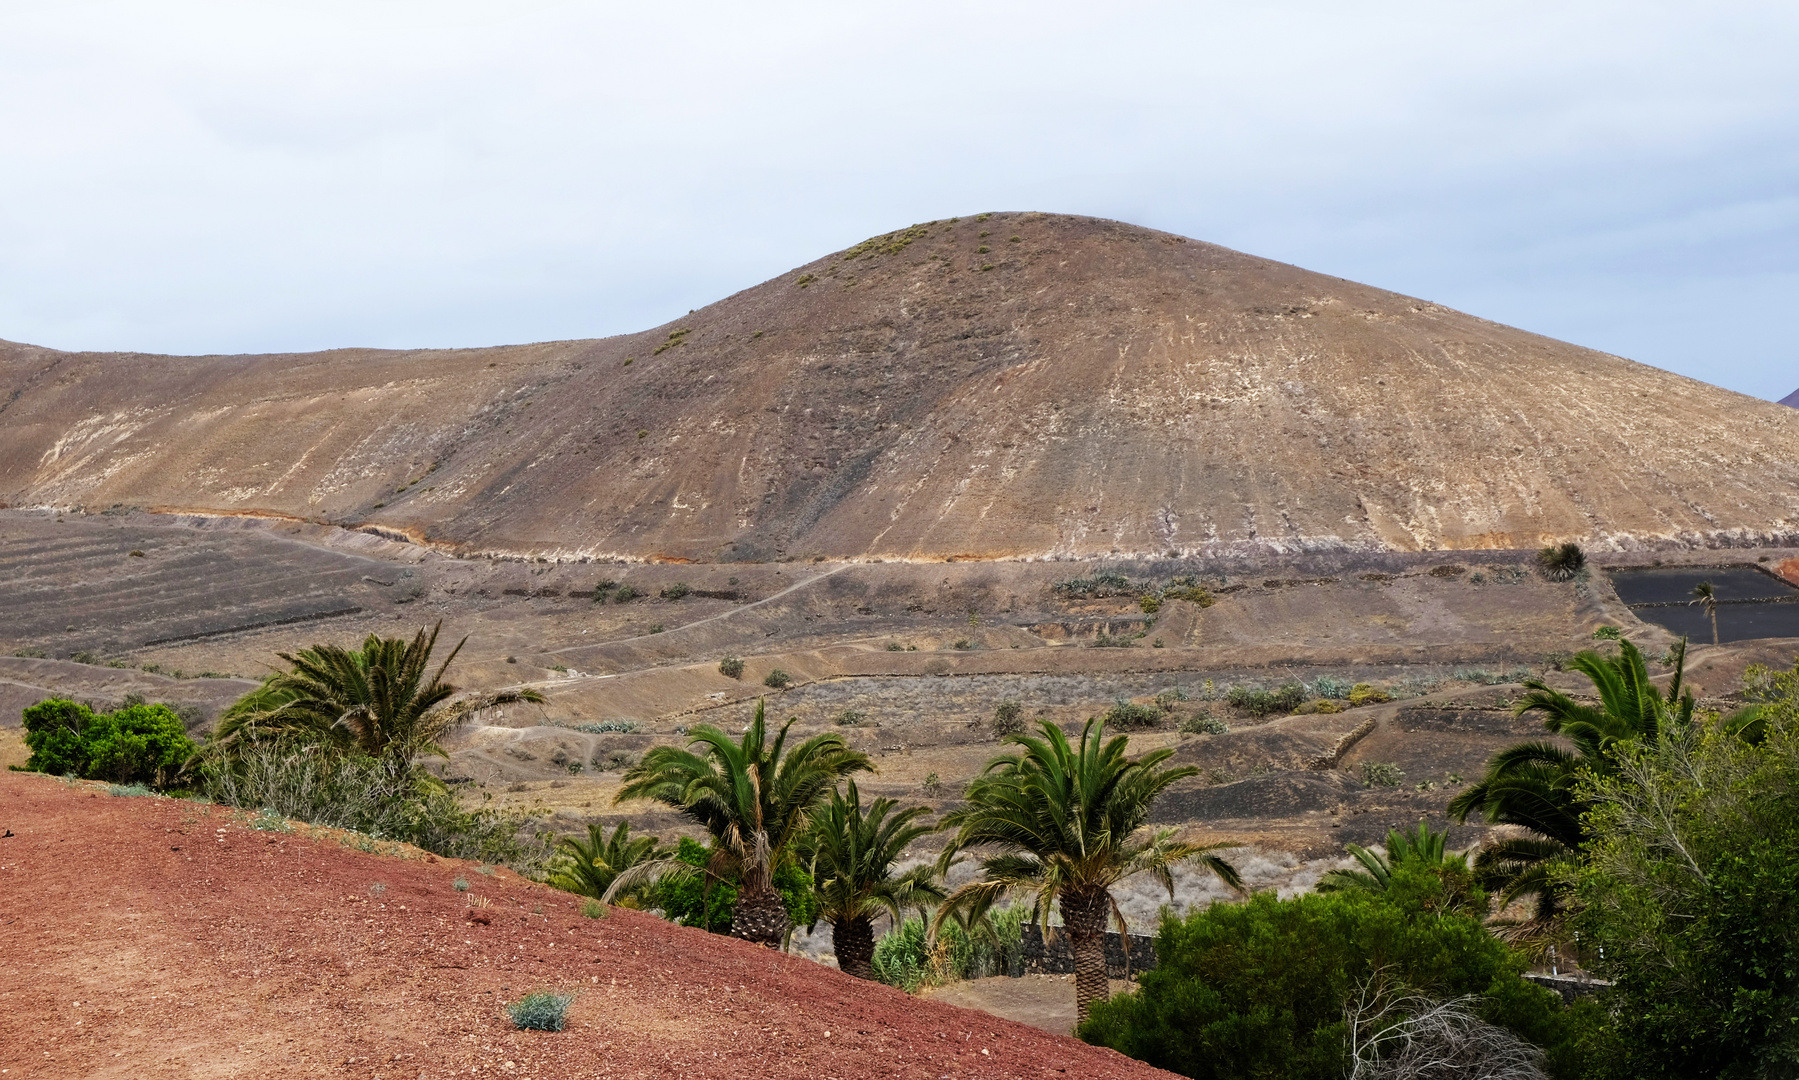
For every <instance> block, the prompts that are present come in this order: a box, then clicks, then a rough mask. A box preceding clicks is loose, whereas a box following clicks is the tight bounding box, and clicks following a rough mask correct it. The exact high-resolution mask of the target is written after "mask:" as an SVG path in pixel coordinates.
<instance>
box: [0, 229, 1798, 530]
mask: <svg viewBox="0 0 1799 1080" xmlns="http://www.w3.org/2000/svg"><path fill="white" fill-rule="evenodd" d="M0 394H4V395H5V398H4V400H0V424H4V425H5V426H6V428H7V429H8V436H7V438H6V439H5V440H4V442H3V443H0V502H4V503H6V504H9V505H13V506H21V505H41V506H59V507H76V506H81V507H86V508H88V509H90V510H91V509H100V508H105V507H109V506H113V505H131V506H139V507H143V508H146V509H170V510H181V511H186V512H199V513H215V514H227V515H261V514H266V515H270V516H288V517H296V518H302V519H305V520H311V521H320V522H326V523H331V524H339V525H345V526H348V527H353V528H362V527H366V528H371V529H380V530H383V531H385V532H387V533H389V534H392V535H396V536H406V537H410V538H411V539H413V540H415V541H425V542H431V543H434V544H439V545H442V546H445V547H448V548H451V549H454V550H457V551H461V552H465V553H478V552H487V553H495V554H523V555H536V556H543V557H557V558H582V557H585V558H626V559H665V560H694V561H736V560H767V559H781V558H809V557H816V556H825V557H830V558H857V559H898V560H936V559H945V558H970V559H994V558H1087V557H1107V556H1111V555H1129V554H1151V553H1166V552H1170V551H1173V552H1178V553H1180V554H1184V555H1207V554H1214V555H1228V554H1232V553H1240V552H1247V551H1270V550H1272V551H1277V552H1278V551H1304V550H1329V549H1350V550H1354V549H1368V550H1419V549H1439V548H1442V549H1452V548H1482V547H1488V548H1491V547H1507V548H1518V547H1534V546H1537V545H1539V544H1541V543H1545V542H1548V541H1550V540H1559V539H1575V540H1580V541H1582V542H1584V543H1588V544H1591V545H1595V546H1598V547H1602V548H1603V547H1606V546H1613V547H1629V546H1636V545H1642V544H1654V543H1680V544H1715V543H1730V542H1736V541H1741V540H1750V539H1754V538H1756V537H1758V536H1764V535H1771V534H1778V533H1784V532H1786V531H1788V530H1790V529H1792V528H1793V525H1792V522H1793V521H1795V520H1796V519H1799V483H1796V482H1799V416H1795V415H1793V413H1792V410H1790V409H1785V408H1782V407H1780V406H1778V405H1776V404H1774V403H1769V402H1759V401H1756V400H1755V399H1751V398H1747V397H1744V396H1742V395H1738V394H1733V393H1731V392H1729V391H1726V390H1722V389H1719V388H1717V387H1711V386H1708V385H1706V384H1703V383H1698V382H1695V381H1693V380H1690V379H1685V378H1683V377H1681V376H1677V375H1673V374H1670V373H1668V372H1662V371H1658V370H1657V369H1654V368H1649V367H1646V366H1644V365H1640V364H1636V363H1633V362H1631V361H1628V360H1624V359H1622V358H1619V357H1614V356H1610V355H1607V354H1603V353H1598V352H1594V351H1592V350H1587V349H1581V348H1578V347H1576V346H1572V345H1568V344H1565V343H1562V342H1557V341H1554V340H1553V339H1549V338H1545V337H1541V336H1539V335H1534V334H1530V333H1527V332H1525V331H1520V330H1515V329H1512V328H1509V327H1505V326H1502V325H1500V324H1497V323H1492V322H1488V321H1486V320H1483V319H1479V318H1476V317H1474V316H1469V315H1465V314H1463V313H1460V312H1455V311H1452V310H1451V309H1448V308H1444V307H1442V306H1440V305H1436V304H1431V303H1428V302H1426V301H1422V300H1417V299H1414V298H1411V297H1405V296H1401V295H1399V294H1395V293H1390V292H1386V291H1383V290H1379V289H1375V288H1372V287H1370V286H1366V285H1360V284H1357V283H1355V282H1350V281H1345V280H1343V279H1340V278H1332V277H1327V276H1325V275H1320V274H1314V273H1311V272H1308V271H1304V270H1301V269H1298V268H1295V267H1291V266H1287V265H1285V264H1281V263H1276V262H1272V261H1269V260H1265V259H1259V258H1256V257H1254V256H1250V255H1245V254H1243V253H1240V252H1235V251H1231V250H1230V249H1226V248H1222V247H1218V246H1216V245H1212V244H1206V243H1203V242H1200V241H1194V240H1189V239H1187V238H1184V237H1177V236H1173V235H1170V234H1166V233H1159V232H1155V231H1153V230H1149V229H1142V228H1138V227H1135V226H1130V225H1125V224H1122V223H1118V222H1110V221H1103V220H1099V219H1091V218H1079V217H1069V216H1065V215H1049V214H1036V213H1005V214H992V215H978V216H977V217H976V218H966V219H960V220H951V221H943V222H930V223H926V224H924V225H917V226H913V227H911V228H909V229H902V230H897V231H895V232H893V233H888V234H884V235H883V236H880V237H874V238H871V239H870V240H868V241H865V242H863V243H862V244H859V245H856V246H854V247H852V248H849V249H846V250H845V251H842V252H836V253H833V254H831V255H827V256H825V257H823V258H821V259H817V260H814V261H813V262H811V263H808V264H806V265H804V266H801V267H796V268H795V269H794V270H792V271H790V272H789V273H787V274H784V275H781V276H780V277H777V278H774V279H771V280H770V281H768V282H764V283H762V284H760V285H756V286H753V287H751V288H749V289H745V290H742V291H740V292H738V293H736V294H733V295H732V296H729V297H726V298H725V299H723V300H720V301H718V302H717V303H714V304H711V305H708V306H707V307H705V308H702V309H699V310H697V311H695V312H693V313H692V314H690V315H688V316H685V317H683V318H681V319H678V320H674V321H672V322H670V323H666V324H664V325H663V326H661V327H657V328H653V329H650V330H646V331H642V332H639V333H635V334H626V335H620V336H616V337H611V338H603V339H595V340H572V341H556V342H540V343H534V344H528V345H514V346H493V347H487V348H480V349H443V350H374V349H338V350H331V351H328V352H320V353H298V354H268V355H261V356H208V357H155V356H145V355H142V354H130V353H111V354H92V353H89V354H83V353H59V352H56V351H55V350H48V349H42V348H38V347H35V346H26V345H15V344H0Z"/></svg>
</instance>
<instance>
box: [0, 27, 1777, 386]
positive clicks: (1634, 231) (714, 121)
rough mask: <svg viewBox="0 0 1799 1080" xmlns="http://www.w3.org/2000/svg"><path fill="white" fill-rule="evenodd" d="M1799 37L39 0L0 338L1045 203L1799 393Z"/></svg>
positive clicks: (717, 270)
mask: <svg viewBox="0 0 1799 1080" xmlns="http://www.w3.org/2000/svg"><path fill="white" fill-rule="evenodd" d="M1795 44H1799V11H1796V9H1793V8H1792V7H1791V6H1790V5H1774V4H1762V5H1737V6H1711V7H1708V8H1706V9H1705V10H1703V11H1700V10H1698V9H1695V8H1693V7H1691V6H1690V5H1683V6H1676V5H1653V4H1651V5H1643V4H1633V5H1625V4H1572V5H1569V4H1560V5H1552V4H1521V5H1507V6H1504V7H1503V8H1497V7H1492V6H1484V7H1483V6H1474V5H1444V4H1425V3H1416V4H1385V5H1353V6H1352V5H1342V4H1324V3H1315V4H1305V3H1286V4H1281V3H1275V4H1260V5H1253V6H1252V5H1231V4H1192V3H1182V4H1147V3H1139V4H1117V5H1104V6H1102V5H1092V4H1072V3H1064V4H1054V3H1034V4H1021V3H1017V4H985V5H968V4H947V3H915V4H910V5H904V6H901V5H889V6H887V7H883V8H876V7H873V6H867V7H854V6H847V5H826V4H796V3H787V4H780V3H773V4H764V5H753V6H751V5H727V4H707V3H690V4H686V5H678V6H677V5H660V6H652V5H617V6H612V5H591V4H575V3H514V4H509V5H505V6H503V7H502V6H498V5H491V4H468V3H453V2H433V3H411V2H405V3H400V2H375V3H371V2H366V0H365V2H362V3H356V4H348V3H342V4H332V3H307V4H291V3H283V4H273V3H262V4H258V3H229V4H227V3H217V4H198V3H181V2H170V3H165V4H159V5H132V4H112V3H73V2H55V3H17V2H15V3H12V4H8V5H0V336H4V337H8V338H13V339H17V340H30V341H36V342H40V343H43V344H48V345H54V346H59V347H64V348H135V349H146V350H164V351H182V352H191V351H247V350H263V349H290V348H318V347H325V346H335V345H347V344H375V345H414V344H431V345H461V344H488V343H497V342H506V341H521V340H540V339H545V338H560V337H576V336H593V335H600V334H607V333H616V332H622V331H627V330H634V329H640V328H643V327H647V326H651V325H654V324H656V323H659V322H661V321H663V320H665V319H667V318H670V317H672V316H675V315H678V314H680V313H681V312H684V311H686V310H687V309H688V308H691V307H696V306H699V305H701V304H704V303H708V302H710V301H711V300H714V299H717V298H719V297H721V296H723V295H725V294H727V293H729V292H731V291H734V290H735V289H738V288H742V287H744V286H746V285H750V284H753V283H755V282H756V281H759V280H761V279H763V278H766V277H768V276H772V275H774V274H777V273H780V272H782V271H783V270H785V269H787V268H789V267H791V266H793V265H796V264H798V263H801V262H805V261H807V260H809V259H811V258H814V257H816V256H817V255H819V254H822V253H824V252H825V251H828V250H832V249H834V248H837V247H841V246H844V245H846V244H849V243H853V242H855V241H856V240H859V239H861V238H862V237H864V236H867V235H871V234H873V233H877V232H882V231H886V230H887V229H890V228H893V227H895V226H897V225H904V224H908V223H910V222H912V221H918V220H927V219H931V218H937V217H944V216H948V215H951V214H960V213H969V212H973V211H977V210H983V209H1002V208H1004V209H1027V208H1029V209H1045V210H1054V211H1064V212H1073V213H1090V214H1098V215H1103V216H1109V217H1120V218H1125V219H1128V220H1132V221H1137V222H1140V223H1142V224H1146V225H1152V226H1155V227H1159V228H1166V229H1171V230H1174V231H1177V232H1182V233H1185V234H1187V235H1192V236H1197V237H1201V238H1203V239H1208V240H1215V241H1217V242H1220V243H1225V244H1229V245H1231V246H1234V247H1239V248H1242V249H1244V250H1247V251H1251V252H1254V253H1256V254H1260V255H1266V256H1270V257H1273V258H1279V259H1284V260H1286V261H1290V262H1295V263H1298V264H1300V265H1304V266H1309V267H1311V268H1313V269H1317V270H1322V271H1325V272H1328V273H1333V274H1339V275H1342V276H1345V277H1352V278H1357V279H1359V280H1364V281H1368V282H1370V283H1371V284H1376V285H1382V286H1386V287H1390V288H1396V289H1399V290H1402V291H1406V292H1410V293H1415V294H1421V295H1425V296H1428V297H1430V298H1431V299H1434V300H1438V301H1441V302H1444V303H1448V304H1452V305H1455V306H1459V307H1464V308H1467V309H1469V310H1473V311H1475V312H1476V313H1478V314H1482V315H1486V316H1488V317H1491V318H1498V319H1501V320H1503V321H1509V322H1513V323H1516V324H1518V325H1522V326H1525V327H1527V328H1529V329H1533V330H1537V331H1540V332H1544V333H1548V334H1552V335H1556V336H1562V337H1568V338H1570V339H1572V340H1577V341H1579V342H1581V343H1582V344H1588V345H1593V346H1595V347H1598V348H1603V349H1607V350H1609V351H1614V352H1620V353H1624V354H1626V355H1632V356H1634V357H1636V358H1637V359H1641V360H1645V361H1647V362H1650V363H1655V364H1658V365H1660V366H1663V367H1668V368H1672V369H1674V370H1678V371H1683V372H1685V373H1688V374H1692V375H1695V376H1697V377H1701V378H1706V379H1708V380H1710V381H1714V382H1718V383H1722V384H1724V385H1727V386H1731V387H1734V388H1738V389H1742V390H1745V391H1748V392H1752V393H1758V394H1762V395H1764V396H1778V395H1780V394H1784V393H1785V392H1786V391H1787V390H1789V389H1791V388H1792V386H1793V385H1799V370H1795V369H1794V365H1793V364H1792V351H1791V348H1790V346H1788V345H1787V344H1786V343H1785V342H1784V341H1781V340H1778V337H1777V335H1776V334H1774V333H1772V332H1771V330H1770V329H1769V327H1771V325H1772V324H1774V323H1776V322H1779V321H1781V320H1779V319H1778V318H1776V317H1774V313H1773V312H1771V311H1769V309H1768V308H1767V307H1766V306H1765V305H1767V304H1769V303H1774V304H1776V305H1781V304H1783V303H1784V306H1785V307H1786V308H1787V309H1789V310H1790V307H1791V301H1790V299H1789V298H1790V296H1791V292H1790V286H1791V283H1792V281H1793V279H1794V276H1795V275H1796V274H1799V265H1796V264H1799V254H1796V253H1799V245H1796V244H1795V243H1794V240H1795V239H1796V237H1795V232H1796V231H1799V208H1796V205H1795V201H1794V200H1793V198H1792V195H1791V193H1792V192H1793V191H1794V190H1795V189H1796V186H1795V184H1794V180H1795V173H1796V172H1799V146H1796V140H1795V133H1796V132H1799V123H1796V121H1799V69H1796V68H1795V66H1794V65H1793V64H1791V62H1790V57H1791V56H1792V54H1793V51H1794V45H1795ZM1732 297H1743V298H1746V299H1747V300H1749V302H1750V303H1752V304H1754V305H1756V307H1755V308H1754V309H1752V310H1751V311H1749V312H1720V311H1719V310H1718V309H1717V307H1716V306H1715V305H1717V304H1718V303H1720V302H1723V303H1725V304H1728V303H1729V301H1730V298H1732Z"/></svg>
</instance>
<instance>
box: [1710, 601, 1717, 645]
mask: <svg viewBox="0 0 1799 1080" xmlns="http://www.w3.org/2000/svg"><path fill="white" fill-rule="evenodd" d="M1710 606H1711V613H1710V614H1711V617H1712V644H1713V645H1716V644H1717V643H1718V606H1717V605H1716V604H1712V605H1710Z"/></svg>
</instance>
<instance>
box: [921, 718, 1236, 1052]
mask: <svg viewBox="0 0 1799 1080" xmlns="http://www.w3.org/2000/svg"><path fill="white" fill-rule="evenodd" d="M1006 741H1007V742H1010V743H1014V744H1016V745H1017V746H1018V748H1019V752H1018V753H1017V754H1015V755H1012V756H1006V757H998V758H995V759H993V760H992V761H990V762H988V763H987V768H986V770H985V771H983V772H982V774H981V775H980V776H979V777H977V778H975V780H974V782H973V783H971V784H969V786H968V791H967V794H966V796H965V797H966V799H967V802H966V803H965V804H964V806H963V807H962V808H961V809H959V810H955V811H952V812H951V813H949V814H946V815H944V818H943V825H944V827H945V828H949V829H954V830H956V836H955V840H954V842H953V843H952V844H951V845H950V846H949V847H948V848H947V849H946V850H945V851H944V853H943V856H942V859H943V861H940V863H939V865H942V866H947V865H948V863H947V860H949V859H951V858H953V857H954V855H955V853H956V852H957V851H958V850H959V849H963V848H969V847H976V846H979V847H985V848H989V849H991V850H992V851H993V853H992V854H989V855H987V856H985V857H984V858H982V859H981V860H980V867H981V871H982V877H981V879H980V880H977V881H973V882H970V883H969V884H967V885H964V886H962V887H961V888H960V889H957V890H956V891H955V893H953V894H952V895H951V896H950V898H949V899H948V900H947V901H945V902H944V904H943V906H942V907H941V908H939V909H938V911H937V918H936V925H937V926H941V925H942V924H943V923H944V921H945V920H946V919H949V918H951V917H953V916H956V915H958V914H961V915H963V916H965V917H967V918H969V919H971V920H973V919H978V918H979V916H980V915H982V914H984V913H985V912H986V911H987V910H988V909H989V908H991V907H992V906H993V905H994V904H995V903H997V902H998V901H999V900H1000V899H1001V898H1002V897H1003V896H1005V895H1006V894H1007V893H1010V892H1013V891H1019V892H1028V893H1030V894H1031V895H1032V897H1033V902H1034V910H1035V913H1036V916H1037V918H1038V919H1039V920H1041V921H1042V922H1043V923H1044V925H1045V927H1046V928H1047V925H1048V918H1049V912H1050V908H1051V907H1052V906H1055V907H1059V909H1060V911H1061V913H1062V924H1063V926H1064V927H1066V928H1067V932H1068V937H1069V942H1070V945H1071V946H1072V949H1073V952H1074V966H1075V1007H1076V1009H1077V1010H1078V1012H1079V1013H1080V1016H1081V1019H1083V1020H1084V1019H1086V1017H1087V1011H1088V1009H1090V1008H1091V1007H1092V1005H1093V1003H1094V1002H1095V1001H1098V1000H1099V999H1101V998H1103V997H1105V996H1106V953H1105V931H1106V924H1107V923H1108V922H1109V921H1111V920H1113V919H1116V920H1117V922H1118V925H1119V927H1120V929H1124V928H1125V924H1124V915H1123V912H1121V911H1119V909H1118V903H1117V901H1116V900H1114V899H1113V896H1112V889H1113V887H1114V886H1116V885H1118V884H1119V883H1120V882H1122V881H1124V880H1125V879H1126V878H1130V877H1134V876H1136V875H1137V874H1150V875H1152V876H1153V877H1154V878H1155V879H1156V880H1157V881H1158V882H1160V883H1161V884H1162V885H1164V886H1165V887H1166V888H1167V889H1168V894H1169V896H1170V898H1172V897H1173V895H1174V876H1173V873H1172V870H1173V867H1174V866H1175V864H1177V863H1180V862H1186V861H1193V862H1197V863H1199V864H1200V865H1202V866H1205V867H1206V868H1208V869H1210V870H1211V871H1212V872H1213V873H1215V874H1217V875H1218V876H1219V877H1221V878H1223V879H1224V880H1225V882H1227V883H1228V884H1230V885H1232V886H1233V887H1236V886H1238V885H1239V884H1240V882H1239V880H1238V877H1237V872H1236V871H1235V870H1234V869H1232V867H1231V865H1230V864H1229V863H1227V862H1225V861H1224V860H1223V859H1222V858H1220V857H1219V856H1218V855H1217V854H1215V852H1216V850H1217V849H1218V848H1220V847H1224V846H1226V845H1223V844H1212V845H1206V846H1202V845H1199V844H1191V843H1186V842H1184V841H1180V840H1177V839H1175V830H1174V829H1151V828H1149V827H1148V824H1147V823H1148V820H1149V811H1150V807H1151V806H1153V805H1154V803H1155V801H1156V799H1157V797H1158V796H1160V795H1161V794H1162V792H1163V791H1165V790H1167V788H1168V785H1170V784H1172V783H1174V782H1175V781H1177V780H1181V779H1184V778H1186V777H1189V776H1193V775H1195V774H1197V773H1198V772H1199V770H1198V769H1196V768H1193V767H1191V766H1186V767H1182V768H1163V767H1162V763H1163V762H1164V761H1167V760H1168V758H1170V757H1171V756H1173V754H1174V751H1173V750H1172V749H1167V748H1164V749H1161V750H1152V751H1150V752H1149V753H1147V754H1144V755H1143V756H1142V757H1138V758H1130V757H1126V756H1125V749H1126V747H1127V746H1128V744H1129V738H1128V737H1127V736H1123V735H1119V736H1117V737H1115V738H1112V739H1110V740H1107V739H1106V738H1105V722H1104V721H1103V720H1101V719H1098V718H1095V719H1092V720H1089V721H1087V725H1086V727H1085V728H1084V729H1082V731H1081V741H1080V744H1079V746H1078V747H1077V746H1072V745H1070V744H1069V741H1068V737H1067V736H1065V735H1063V734H1062V732H1061V729H1059V728H1057V727H1056V726H1055V725H1054V724H1052V723H1049V722H1048V721H1044V723H1043V724H1042V726H1041V737H1033V736H1030V735H1010V736H1007V738H1006Z"/></svg>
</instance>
